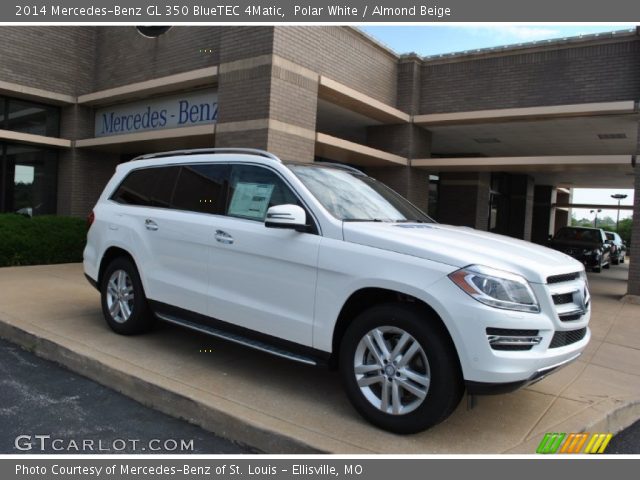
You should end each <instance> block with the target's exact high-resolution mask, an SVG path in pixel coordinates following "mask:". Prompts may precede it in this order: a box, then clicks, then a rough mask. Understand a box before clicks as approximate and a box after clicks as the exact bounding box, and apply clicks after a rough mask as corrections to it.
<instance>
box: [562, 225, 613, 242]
mask: <svg viewBox="0 0 640 480" xmlns="http://www.w3.org/2000/svg"><path fill="white" fill-rule="evenodd" d="M556 240H573V241H576V242H589V243H598V242H600V241H602V237H601V236H600V231H599V230H583V229H580V228H561V229H560V230H558V233H556Z"/></svg>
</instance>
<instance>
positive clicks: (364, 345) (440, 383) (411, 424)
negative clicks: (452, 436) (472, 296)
mask: <svg viewBox="0 0 640 480" xmlns="http://www.w3.org/2000/svg"><path fill="white" fill-rule="evenodd" d="M430 317H431V316H430V315H429V313H428V312H427V311H425V310H423V309H420V308H417V307H416V306H414V305H410V304H404V303H396V304H385V305H379V306H376V307H373V308H371V309H369V310H367V311H365V312H364V313H362V314H361V315H360V316H358V317H357V318H356V319H355V320H354V321H353V323H352V324H351V325H350V326H349V328H348V329H347V332H346V333H345V336H344V338H343V340H342V345H341V350H340V372H341V375H342V380H343V384H344V386H345V390H346V392H347V395H348V397H349V400H350V401H351V403H352V404H353V405H354V407H355V408H356V410H358V412H359V413H360V414H361V415H362V416H363V417H364V418H365V419H367V420H368V421H370V422H371V423H373V424H374V425H377V426H378V427H380V428H383V429H385V430H389V431H391V432H395V433H416V432H420V431H422V430H425V429H427V428H429V427H431V426H433V425H435V424H437V423H439V422H441V421H442V420H444V419H445V418H447V417H448V416H449V415H450V414H451V412H453V410H454V409H455V407H456V406H457V405H458V403H459V402H460V398H461V396H462V392H463V384H462V375H461V372H460V366H459V362H458V358H457V355H456V352H455V349H454V348H453V345H452V342H451V340H450V338H449V336H448V334H447V333H446V331H445V330H444V327H442V326H441V325H440V323H439V321H438V320H437V319H434V318H430Z"/></svg>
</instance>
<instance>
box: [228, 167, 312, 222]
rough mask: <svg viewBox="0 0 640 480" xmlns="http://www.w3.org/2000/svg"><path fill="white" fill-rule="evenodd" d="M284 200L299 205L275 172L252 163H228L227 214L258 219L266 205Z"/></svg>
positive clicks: (263, 214)
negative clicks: (229, 174)
mask: <svg viewBox="0 0 640 480" xmlns="http://www.w3.org/2000/svg"><path fill="white" fill-rule="evenodd" d="M285 203H291V204H294V205H300V202H299V201H298V198H297V197H296V196H295V194H294V193H293V192H292V191H291V189H290V188H289V187H288V186H287V185H286V184H285V183H284V181H283V180H282V179H281V178H280V177H279V176H278V175H277V174H276V173H274V172H272V171H271V170H268V169H266V168H264V167H258V166H253V165H234V166H233V167H232V169H231V179H230V181H229V202H228V206H227V215H228V216H230V217H240V218H247V219H250V220H257V221H260V222H262V221H264V219H265V217H266V216H267V209H268V208H269V207H273V206H274V205H283V204H285ZM300 206H302V205H300Z"/></svg>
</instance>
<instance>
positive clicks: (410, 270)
mask: <svg viewBox="0 0 640 480" xmlns="http://www.w3.org/2000/svg"><path fill="white" fill-rule="evenodd" d="M454 270H456V267H453V266H450V265H445V264H442V263H437V262H433V261H430V260H425V259H421V258H418V257H413V256H410V255H403V254H399V253H396V252H392V251H388V250H382V249H378V248H373V247H367V246H364V245H358V244H354V243H349V242H345V241H342V240H335V239H331V238H326V237H325V238H323V239H322V243H321V245H320V254H319V259H318V289H317V296H316V308H315V318H316V319H317V320H316V322H315V325H314V337H313V338H314V342H313V343H314V347H315V348H317V349H319V350H323V351H326V352H331V350H332V343H333V331H334V328H335V324H336V321H337V319H338V316H339V315H340V311H341V310H342V307H343V306H344V304H345V303H346V302H347V300H348V299H349V297H351V295H353V294H354V293H355V292H357V291H358V290H361V289H363V288H383V289H388V290H393V291H397V292H400V293H403V294H406V295H411V296H413V297H416V298H418V299H420V300H422V301H424V302H425V303H427V304H429V305H431V306H432V307H433V306H434V305H433V304H434V303H435V302H434V300H435V299H434V298H433V297H432V296H431V295H430V293H429V290H430V289H429V287H430V285H432V284H434V283H436V282H437V281H438V280H441V279H442V278H443V277H446V275H448V274H449V273H451V272H453V271H454ZM434 310H436V312H437V313H438V314H440V313H441V312H439V311H438V309H437V308H435V307H434ZM452 336H453V335H452ZM454 341H455V339H454Z"/></svg>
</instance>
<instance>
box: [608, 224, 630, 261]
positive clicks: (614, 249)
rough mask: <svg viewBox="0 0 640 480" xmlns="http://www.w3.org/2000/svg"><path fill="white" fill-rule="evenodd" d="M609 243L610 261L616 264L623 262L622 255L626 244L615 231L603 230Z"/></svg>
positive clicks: (625, 249) (624, 253) (625, 251)
mask: <svg viewBox="0 0 640 480" xmlns="http://www.w3.org/2000/svg"><path fill="white" fill-rule="evenodd" d="M604 233H605V235H606V236H607V240H608V242H609V244H610V245H611V263H612V264H614V265H618V264H620V263H624V256H625V255H626V254H627V246H626V245H625V244H624V242H623V241H622V238H620V235H618V234H617V233H616V232H604Z"/></svg>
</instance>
